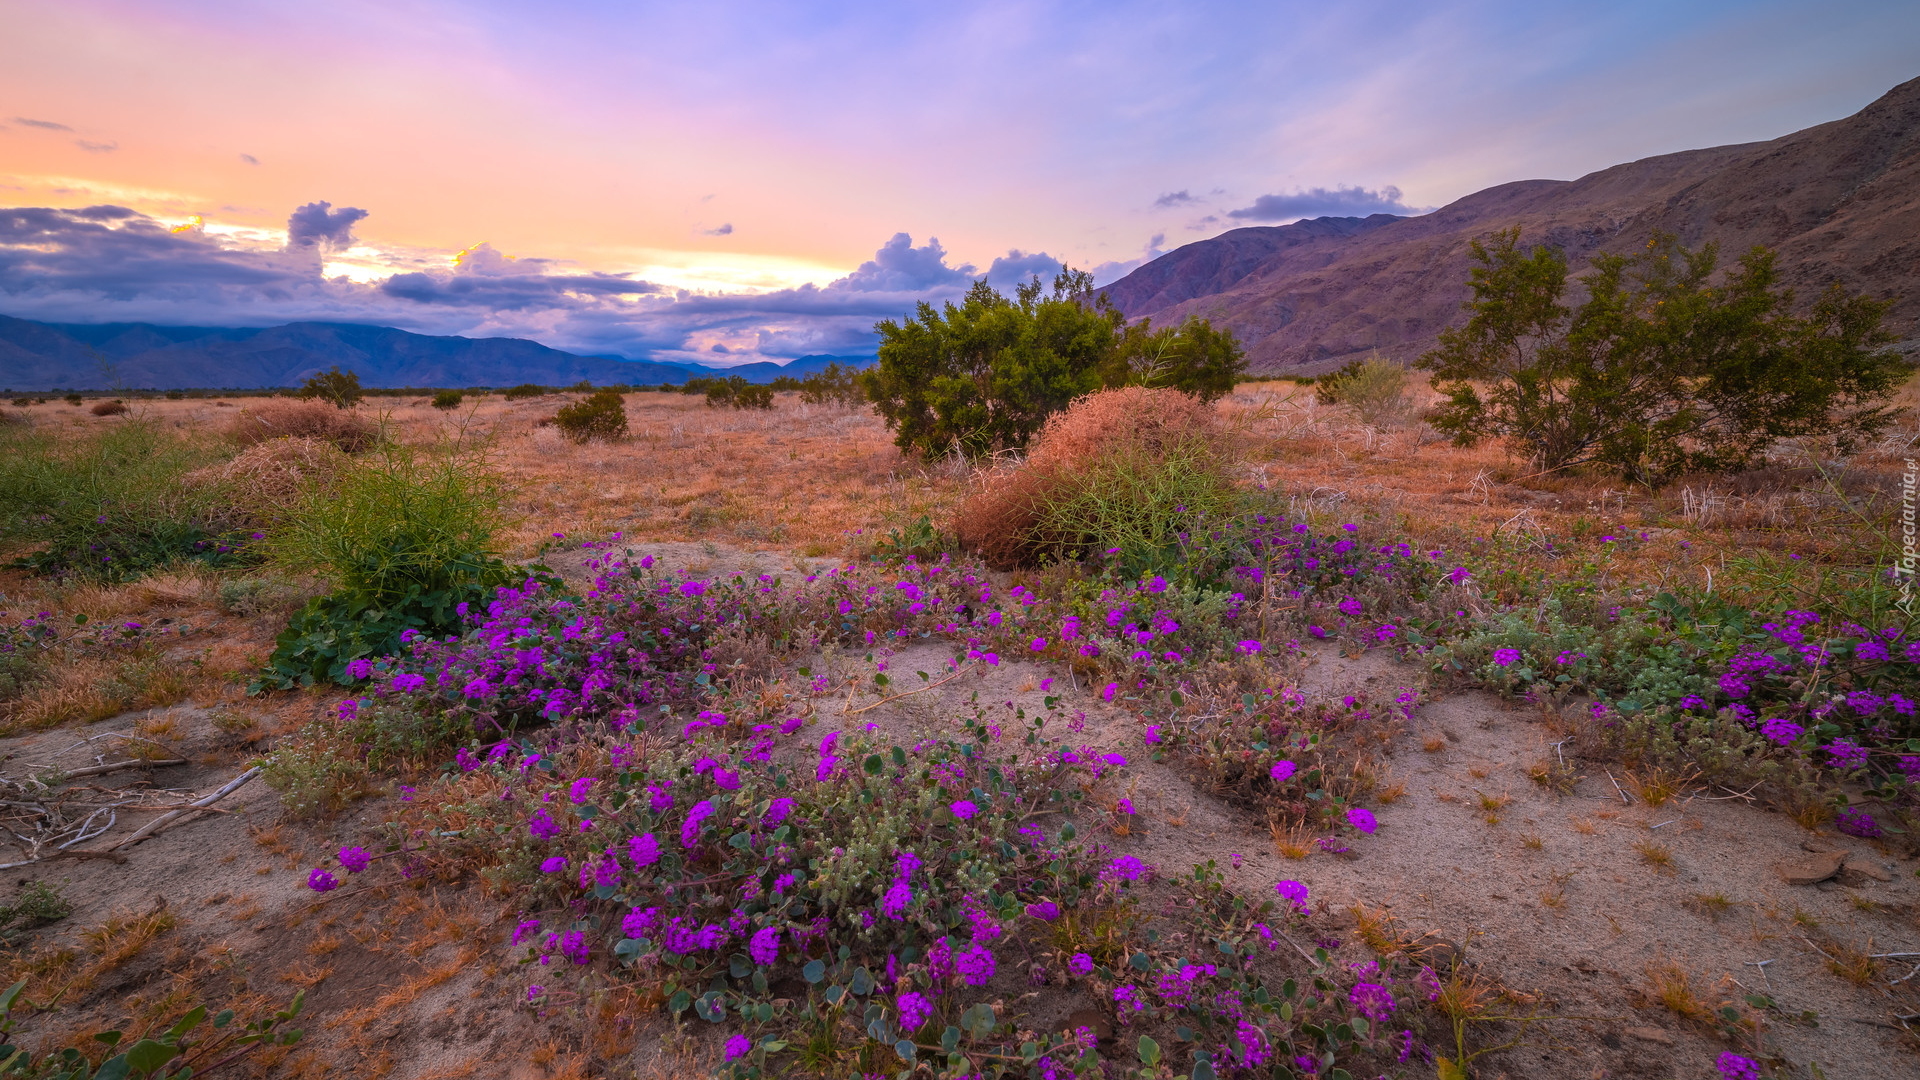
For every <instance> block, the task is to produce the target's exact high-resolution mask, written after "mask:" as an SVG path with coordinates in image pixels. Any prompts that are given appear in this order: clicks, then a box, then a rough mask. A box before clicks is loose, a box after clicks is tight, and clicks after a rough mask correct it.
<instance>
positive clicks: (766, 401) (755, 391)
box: [703, 375, 773, 409]
mask: <svg viewBox="0 0 1920 1080" xmlns="http://www.w3.org/2000/svg"><path fill="white" fill-rule="evenodd" d="M703 382H704V383H705V384H706V394H707V407H708V408H714V409H717V408H720V407H721V406H726V407H728V408H733V409H771V408H773V387H771V386H756V385H754V384H753V383H750V382H748V381H747V380H745V379H743V378H741V377H740V376H738V375H729V376H727V377H726V378H724V379H706V380H703Z"/></svg>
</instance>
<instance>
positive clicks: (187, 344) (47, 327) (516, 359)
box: [0, 315, 873, 391]
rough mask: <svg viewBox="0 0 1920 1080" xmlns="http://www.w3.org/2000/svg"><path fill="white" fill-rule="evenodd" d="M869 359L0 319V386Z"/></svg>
mask: <svg viewBox="0 0 1920 1080" xmlns="http://www.w3.org/2000/svg"><path fill="white" fill-rule="evenodd" d="M872 362H873V358H872V357H859V356H824V355H823V356H803V357H801V358H799V359H798V360H794V361H791V362H789V363H787V364H784V365H782V364H773V363H768V362H764V361H762V362H759V363H752V364H743V365H740V366H737V367H732V368H724V369H720V368H709V367H702V366H699V365H695V364H674V363H659V362H657V361H652V360H627V359H624V358H622V357H617V356H581V355H578V354H575V353H570V352H563V351H561V350H559V349H550V348H548V347H547V346H545V345H542V344H540V343H539V342H537V341H527V340H525V339H523V338H464V337H432V336H428V335H426V334H414V333H409V332H407V331H405V330H396V329H394V328H392V327H387V326H360V325H355V324H351V323H320V322H301V323H288V324H287V325H285V326H274V327H268V328H266V329H251V328H247V329H240V328H233V327H209V326H155V325H152V324H149V323H103V324H98V325H91V324H78V323H42V322H33V321H31V320H28V319H14V318H9V317H7V316H4V315H0V389H11V390H14V391H41V390H55V389H61V390H111V389H127V390H171V389H188V388H200V389H232V390H252V389H259V388H264V387H275V386H298V385H299V384H300V383H301V382H302V381H304V380H305V379H306V378H307V377H308V376H310V375H313V374H315V373H317V372H321V371H325V370H326V369H328V368H331V367H338V368H340V369H341V370H342V371H352V372H354V373H355V374H357V375H358V376H360V382H361V383H362V384H363V385H365V386H369V387H398V386H423V387H424V386H456V387H464V386H516V385H519V384H520V383H540V384H542V385H547V386H570V385H572V384H574V383H578V382H582V381H585V382H591V383H594V384H597V385H601V386H606V385H610V384H615V383H626V384H630V385H658V384H662V383H673V384H678V383H683V382H686V381H687V380H688V379H693V378H703V377H705V378H711V377H713V376H716V375H739V376H740V377H741V378H744V379H746V380H747V381H749V382H756V383H765V382H771V381H773V379H774V378H776V377H777V376H780V375H789V376H792V377H794V378H805V377H806V376H807V375H809V374H812V373H813V372H815V371H819V370H820V369H821V368H824V367H826V366H827V365H828V364H830V363H839V364H842V365H851V366H855V367H863V366H865V365H867V364H870V363H872Z"/></svg>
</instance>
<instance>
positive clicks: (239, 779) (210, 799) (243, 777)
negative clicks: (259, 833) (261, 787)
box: [106, 765, 260, 851]
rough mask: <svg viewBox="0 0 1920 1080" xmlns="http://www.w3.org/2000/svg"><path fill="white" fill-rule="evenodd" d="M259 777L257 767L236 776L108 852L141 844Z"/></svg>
mask: <svg viewBox="0 0 1920 1080" xmlns="http://www.w3.org/2000/svg"><path fill="white" fill-rule="evenodd" d="M258 775H260V766H258V765H255V766H254V767H253V768H251V769H248V770H247V771H246V772H243V773H241V774H240V775H239V776H236V777H234V778H233V779H231V780H229V781H227V786H226V787H223V788H221V789H220V790H219V791H216V792H214V793H213V794H211V795H208V796H207V797H205V798H203V799H196V800H195V801H194V802H192V803H191V804H189V805H187V806H184V807H182V808H180V809H178V810H175V811H173V812H172V813H170V814H162V815H161V816H159V817H157V818H154V819H153V820H152V821H149V822H147V823H146V824H145V825H143V826H141V828H140V831H139V832H136V833H134V834H133V835H132V836H129V837H127V838H126V839H125V840H122V841H120V842H119V843H117V844H115V845H113V846H112V847H110V848H107V849H106V850H108V851H118V850H120V849H121V848H123V847H132V846H133V845H135V844H137V843H139V842H140V841H142V840H145V839H147V838H148V837H150V836H152V835H154V834H155V833H157V832H159V831H160V830H161V829H163V828H166V827H167V825H168V824H169V823H171V822H174V821H177V820H179V819H181V818H183V817H185V816H187V815H188V814H193V813H197V812H199V811H201V810H204V809H205V808H207V807H209V806H211V805H213V804H214V803H217V802H219V801H220V800H221V799H224V798H226V797H227V796H229V795H231V794H233V793H234V792H235V791H238V790H239V789H240V787H241V786H242V785H243V784H245V783H246V782H247V781H249V780H251V779H253V778H254V777H256V776H258Z"/></svg>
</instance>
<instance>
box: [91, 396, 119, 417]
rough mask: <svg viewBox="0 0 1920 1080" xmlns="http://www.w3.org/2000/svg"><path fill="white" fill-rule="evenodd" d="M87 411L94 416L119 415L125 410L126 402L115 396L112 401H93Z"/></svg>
mask: <svg viewBox="0 0 1920 1080" xmlns="http://www.w3.org/2000/svg"><path fill="white" fill-rule="evenodd" d="M87 411H88V412H90V413H92V414H93V415H95V416H119V415H121V414H122V413H125V412H126V411H127V403H126V402H124V401H121V400H120V399H119V398H115V399H113V400H112V401H100V402H95V403H94V406H93V408H91V409H88V410H87Z"/></svg>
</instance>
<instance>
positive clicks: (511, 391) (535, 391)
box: [500, 383, 552, 401]
mask: <svg viewBox="0 0 1920 1080" xmlns="http://www.w3.org/2000/svg"><path fill="white" fill-rule="evenodd" d="M549 393H552V391H550V390H548V389H547V388H546V387H544V386H541V385H539V384H537V383H521V384H520V385H519V386H510V387H508V388H507V389H505V390H502V391H500V396H501V397H503V398H506V399H507V400H508V401H519V400H521V399H523V398H533V397H545V396H547V395H548V394H549Z"/></svg>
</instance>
